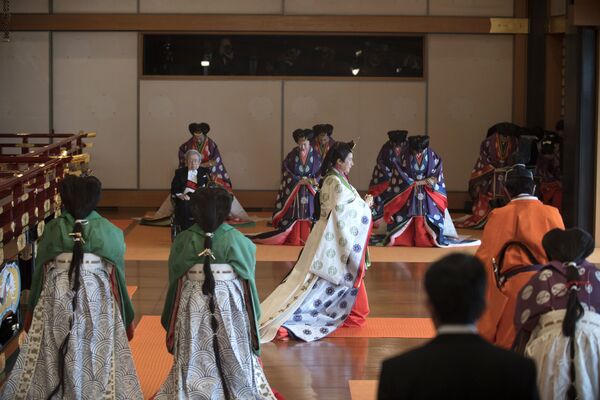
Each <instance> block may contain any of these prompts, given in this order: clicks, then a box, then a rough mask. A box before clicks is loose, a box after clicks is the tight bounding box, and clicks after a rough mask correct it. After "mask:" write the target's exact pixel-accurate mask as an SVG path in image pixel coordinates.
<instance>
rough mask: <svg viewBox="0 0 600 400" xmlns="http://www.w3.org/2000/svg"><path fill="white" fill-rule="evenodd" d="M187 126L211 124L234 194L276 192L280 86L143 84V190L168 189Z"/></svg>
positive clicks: (186, 136) (270, 83) (267, 83)
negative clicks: (250, 190)
mask: <svg viewBox="0 0 600 400" xmlns="http://www.w3.org/2000/svg"><path fill="white" fill-rule="evenodd" d="M190 122H207V123H208V124H210V127H211V130H210V133H209V136H210V137H211V138H212V139H213V140H214V141H215V142H216V143H217V145H218V146H219V150H220V152H221V155H222V158H223V161H224V163H225V167H226V168H227V171H228V172H229V175H230V176H231V180H232V183H233V188H234V190H235V189H241V190H243V189H252V190H263V189H264V190H267V189H269V190H271V189H276V188H278V187H279V170H280V167H281V82H280V81H264V82H260V81H206V82H204V81H142V82H141V88H140V168H141V169H140V174H141V175H140V178H141V180H140V186H141V188H142V189H163V188H168V187H170V184H171V179H172V178H173V172H174V170H175V168H176V167H177V163H178V160H177V151H178V149H179V146H180V145H181V144H182V143H184V142H185V141H187V140H188V139H189V138H190V134H189V132H188V128H187V127H188V124H189V123H190Z"/></svg>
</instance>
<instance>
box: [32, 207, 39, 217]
mask: <svg viewBox="0 0 600 400" xmlns="http://www.w3.org/2000/svg"><path fill="white" fill-rule="evenodd" d="M33 215H35V217H36V218H37V217H39V216H40V210H39V209H38V208H37V207H36V208H34V209H33Z"/></svg>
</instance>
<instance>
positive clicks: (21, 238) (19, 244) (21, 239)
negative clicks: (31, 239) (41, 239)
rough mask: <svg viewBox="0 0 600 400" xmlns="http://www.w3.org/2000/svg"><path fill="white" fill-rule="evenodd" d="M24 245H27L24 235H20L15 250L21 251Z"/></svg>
mask: <svg viewBox="0 0 600 400" xmlns="http://www.w3.org/2000/svg"><path fill="white" fill-rule="evenodd" d="M26 244H27V240H25V234H24V233H21V234H20V235H19V237H17V250H19V251H23V249H24V248H25V245H26Z"/></svg>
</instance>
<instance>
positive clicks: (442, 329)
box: [437, 324, 478, 336]
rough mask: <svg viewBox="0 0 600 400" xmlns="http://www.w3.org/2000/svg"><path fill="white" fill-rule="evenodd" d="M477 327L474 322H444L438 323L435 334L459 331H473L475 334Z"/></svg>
mask: <svg viewBox="0 0 600 400" xmlns="http://www.w3.org/2000/svg"><path fill="white" fill-rule="evenodd" d="M477 332H478V331H477V327H476V326H475V324H445V325H440V326H438V328H437V334H438V336H439V335H448V334H450V335H452V334H454V335H455V334H461V333H473V334H477Z"/></svg>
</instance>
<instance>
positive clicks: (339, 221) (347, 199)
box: [259, 173, 371, 342]
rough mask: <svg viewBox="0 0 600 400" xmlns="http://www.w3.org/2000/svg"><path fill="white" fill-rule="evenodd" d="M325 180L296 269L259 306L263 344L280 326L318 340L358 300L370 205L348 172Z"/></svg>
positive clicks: (336, 325)
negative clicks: (318, 210) (318, 209)
mask: <svg viewBox="0 0 600 400" xmlns="http://www.w3.org/2000/svg"><path fill="white" fill-rule="evenodd" d="M324 179H325V181H324V182H323V187H322V189H321V194H320V198H321V199H320V200H321V217H320V219H319V221H317V223H316V224H315V226H314V227H313V230H312V231H311V233H310V236H309V238H308V240H307V242H306V246H305V247H304V250H303V251H302V254H301V255H300V258H299V259H298V262H297V263H296V265H295V267H294V269H293V270H292V271H291V272H290V274H289V275H288V277H287V278H286V279H285V280H284V281H283V282H282V283H281V284H280V285H279V286H278V287H277V288H276V289H275V290H274V291H273V293H271V294H270V295H269V297H267V299H265V301H264V302H263V303H262V304H261V308H262V311H263V314H262V317H261V319H260V326H259V329H260V336H261V340H262V341H263V342H268V341H271V340H273V338H274V337H275V335H276V333H277V330H278V329H279V327H281V326H284V327H285V328H286V329H288V331H290V332H291V333H292V334H293V335H294V336H295V337H297V338H299V339H302V340H304V341H307V342H310V341H314V340H319V339H321V338H323V337H325V336H327V335H329V334H330V333H331V332H333V331H335V330H336V329H337V328H338V327H340V326H341V325H342V324H343V323H344V320H346V318H347V317H348V316H349V315H350V313H351V311H352V307H353V306H354V303H355V301H356V296H357V294H358V292H359V289H358V288H359V287H360V285H361V284H362V278H363V276H364V272H365V271H364V270H365V267H366V266H365V256H366V252H367V244H368V240H369V232H370V227H371V209H370V208H369V206H367V204H366V203H365V202H364V201H363V200H362V199H361V198H360V195H359V194H358V192H357V191H356V189H354V188H353V187H352V186H351V185H350V183H348V181H347V179H346V178H345V177H344V176H342V175H340V174H339V173H331V174H328V175H327V176H326V177H325V178H324Z"/></svg>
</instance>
